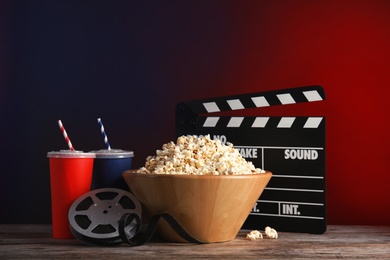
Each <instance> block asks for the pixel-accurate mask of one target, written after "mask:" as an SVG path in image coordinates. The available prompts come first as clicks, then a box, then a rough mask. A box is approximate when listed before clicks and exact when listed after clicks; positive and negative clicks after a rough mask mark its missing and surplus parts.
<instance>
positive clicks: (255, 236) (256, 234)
mask: <svg viewBox="0 0 390 260" xmlns="http://www.w3.org/2000/svg"><path fill="white" fill-rule="evenodd" d="M246 239H250V240H252V241H253V240H259V239H263V235H262V234H261V233H260V231H258V230H253V231H251V232H250V233H248V234H246Z"/></svg>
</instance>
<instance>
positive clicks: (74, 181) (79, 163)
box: [47, 150, 95, 238]
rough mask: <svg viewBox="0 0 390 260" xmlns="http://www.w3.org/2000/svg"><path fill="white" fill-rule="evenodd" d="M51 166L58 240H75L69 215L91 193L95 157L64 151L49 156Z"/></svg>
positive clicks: (54, 223) (55, 231)
mask: <svg viewBox="0 0 390 260" xmlns="http://www.w3.org/2000/svg"><path fill="white" fill-rule="evenodd" d="M47 157H48V158H49V164H50V188H51V207H52V225H53V237H54V238H73V235H72V233H71V231H70V227H69V220H68V211H69V208H70V206H71V205H72V203H73V202H74V201H75V200H76V199H77V198H79V197H80V196H81V195H83V194H85V193H87V192H89V191H90V190H91V183H92V170H93V161H94V158H95V154H94V153H84V152H82V151H72V150H63V151H58V152H49V153H48V154H47Z"/></svg>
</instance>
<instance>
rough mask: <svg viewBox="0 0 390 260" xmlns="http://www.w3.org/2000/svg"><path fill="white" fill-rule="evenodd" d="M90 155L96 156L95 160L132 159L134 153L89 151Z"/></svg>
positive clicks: (115, 150) (113, 150)
mask: <svg viewBox="0 0 390 260" xmlns="http://www.w3.org/2000/svg"><path fill="white" fill-rule="evenodd" d="M90 153H94V154H96V158H107V159H111V158H130V157H134V152H133V151H125V150H121V149H111V150H108V149H102V150H96V151H91V152H90Z"/></svg>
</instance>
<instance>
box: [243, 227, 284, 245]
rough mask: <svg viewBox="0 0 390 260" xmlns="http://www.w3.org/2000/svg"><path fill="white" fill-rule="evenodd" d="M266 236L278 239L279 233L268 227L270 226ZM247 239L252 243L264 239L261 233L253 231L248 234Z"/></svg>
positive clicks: (266, 229) (265, 231)
mask: <svg viewBox="0 0 390 260" xmlns="http://www.w3.org/2000/svg"><path fill="white" fill-rule="evenodd" d="M264 234H265V236H266V238H269V239H277V238H278V232H276V230H275V229H273V228H271V227H268V226H267V227H265V230H264ZM246 239H249V240H252V241H253V240H259V239H263V235H262V234H261V233H260V231H258V230H253V231H251V232H250V233H248V234H246Z"/></svg>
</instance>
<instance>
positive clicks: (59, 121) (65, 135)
mask: <svg viewBox="0 0 390 260" xmlns="http://www.w3.org/2000/svg"><path fill="white" fill-rule="evenodd" d="M58 126H59V127H60V129H61V132H62V134H63V136H64V138H65V141H66V143H67V144H68V146H69V149H70V150H74V148H73V145H72V143H71V142H70V139H69V137H68V134H67V133H66V131H65V128H64V126H63V125H62V122H61V120H58Z"/></svg>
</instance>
